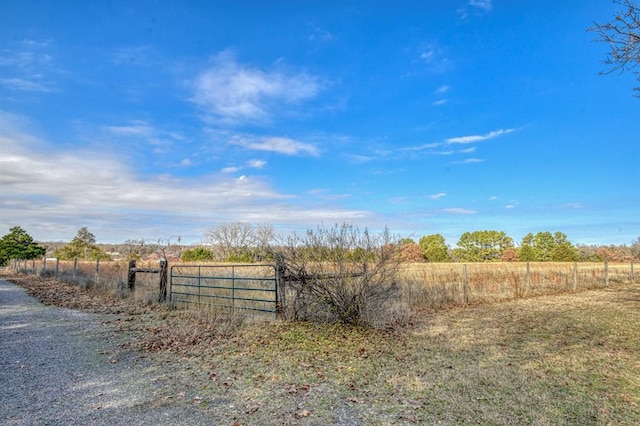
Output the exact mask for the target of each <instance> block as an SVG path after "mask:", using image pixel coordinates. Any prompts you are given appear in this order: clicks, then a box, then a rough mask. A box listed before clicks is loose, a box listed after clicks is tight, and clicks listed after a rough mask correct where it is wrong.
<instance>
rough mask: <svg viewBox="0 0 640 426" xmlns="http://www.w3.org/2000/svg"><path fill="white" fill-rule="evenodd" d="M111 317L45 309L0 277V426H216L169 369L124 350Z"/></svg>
mask: <svg viewBox="0 0 640 426" xmlns="http://www.w3.org/2000/svg"><path fill="white" fill-rule="evenodd" d="M110 319H113V315H106V314H94V313H87V312H82V311H76V310H70V309H65V308H58V307H53V306H45V305H43V304H41V303H40V302H38V301H37V300H35V299H34V298H32V297H31V296H29V295H27V294H26V292H25V290H24V289H23V288H21V287H18V286H16V285H14V284H12V283H9V282H7V281H5V280H2V279H0V389H1V392H0V423H1V424H5V425H103V424H108V425H169V424H181V425H201V424H202V425H205V424H206V425H211V424H216V422H215V421H214V419H213V418H210V417H209V416H208V415H207V413H206V411H204V410H202V409H200V407H199V406H197V405H195V404H194V403H193V399H190V396H189V392H190V389H192V386H191V384H190V383H188V381H187V380H184V379H176V377H173V376H172V374H171V371H172V370H173V371H175V370H176V366H175V365H174V364H172V368H171V369H169V368H167V365H166V364H165V365H163V362H162V360H161V359H160V358H157V357H156V358H153V359H151V358H148V357H146V355H144V354H143V353H141V352H138V351H137V350H135V349H126V348H127V345H122V343H123V339H125V337H124V336H121V335H119V334H117V333H116V330H115V329H114V328H113V327H109V326H108V325H104V323H109V322H110ZM173 362H175V360H172V363H173ZM178 368H180V367H178ZM187 368H188V367H187Z"/></svg>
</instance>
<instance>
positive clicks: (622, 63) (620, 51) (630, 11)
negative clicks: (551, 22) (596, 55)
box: [588, 0, 640, 97]
mask: <svg viewBox="0 0 640 426" xmlns="http://www.w3.org/2000/svg"><path fill="white" fill-rule="evenodd" d="M614 2H615V3H617V4H619V5H621V6H622V7H623V9H624V10H622V11H620V12H618V13H617V14H616V16H615V17H614V18H613V20H611V21H610V22H607V23H606V24H598V23H595V25H594V26H593V27H591V28H589V29H588V30H589V31H592V32H595V33H596V34H597V35H598V37H597V38H596V39H595V41H598V42H602V43H606V44H607V45H609V48H610V51H609V54H608V55H607V57H606V59H605V60H604V63H605V64H606V65H607V66H608V67H609V69H608V70H606V71H604V72H603V74H610V73H612V72H614V71H620V72H624V71H631V72H632V73H633V74H636V75H637V78H638V80H639V81H640V71H637V70H636V67H637V66H638V64H640V6H639V5H638V4H636V3H635V2H634V1H632V0H614ZM634 92H635V96H639V97H640V86H638V87H636V88H635V89H634Z"/></svg>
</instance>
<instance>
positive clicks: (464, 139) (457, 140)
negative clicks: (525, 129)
mask: <svg viewBox="0 0 640 426" xmlns="http://www.w3.org/2000/svg"><path fill="white" fill-rule="evenodd" d="M512 132H515V129H499V130H494V131H492V132H489V133H487V134H484V135H471V136H460V137H454V138H449V139H446V140H445V142H446V143H447V144H467V143H473V142H481V141H486V140H489V139H494V138H497V137H499V136H502V135H506V134H509V133H512Z"/></svg>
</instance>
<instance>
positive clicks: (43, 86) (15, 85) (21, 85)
mask: <svg viewBox="0 0 640 426" xmlns="http://www.w3.org/2000/svg"><path fill="white" fill-rule="evenodd" d="M32 77H33V76H32ZM0 86H4V87H6V88H8V89H11V90H16V91H23V92H41V93H49V92H57V91H58V90H57V89H56V87H55V85H54V84H53V83H51V82H48V81H43V80H41V79H40V78H38V77H35V78H33V79H31V80H29V79H25V78H20V77H13V78H0Z"/></svg>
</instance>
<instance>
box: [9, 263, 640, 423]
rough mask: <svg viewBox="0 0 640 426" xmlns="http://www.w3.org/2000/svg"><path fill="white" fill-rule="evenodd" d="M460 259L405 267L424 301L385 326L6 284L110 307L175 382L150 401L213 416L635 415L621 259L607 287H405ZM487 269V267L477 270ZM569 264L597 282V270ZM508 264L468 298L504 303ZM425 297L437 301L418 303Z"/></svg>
mask: <svg viewBox="0 0 640 426" xmlns="http://www.w3.org/2000/svg"><path fill="white" fill-rule="evenodd" d="M461 266H462V265H458V264H449V265H441V268H442V271H441V272H436V271H435V270H434V269H433V268H431V269H429V268H426V267H422V269H417V268H415V267H412V268H411V269H410V270H408V271H405V273H406V274H409V276H410V277H413V280H414V282H413V286H414V288H412V290H411V291H413V294H414V298H416V299H415V300H414V302H413V303H417V302H416V300H417V299H418V298H422V299H420V300H423V302H425V303H424V304H416V307H418V306H421V307H422V308H424V309H416V310H415V313H414V315H413V322H412V323H411V324H410V325H408V326H406V327H403V328H400V329H387V330H371V329H369V330H367V329H361V328H355V327H344V326H340V325H328V324H312V323H305V322H298V323H294V322H284V321H273V320H272V321H268V322H264V320H253V321H251V320H248V319H243V318H238V317H229V316H222V315H219V312H218V311H216V310H210V311H208V312H202V311H198V312H193V311H191V312H184V311H178V310H171V309H167V308H166V307H161V306H157V305H148V304H146V305H145V307H144V308H140V303H138V302H136V303H132V301H131V299H130V298H122V297H119V296H118V294H117V293H113V294H111V296H109V297H107V298H104V295H105V293H104V292H102V291H96V287H87V288H82V287H80V286H76V285H66V284H62V283H59V282H56V281H52V280H44V279H35V278H34V277H29V278H19V279H18V281H20V284H21V285H23V286H27V287H28V288H29V289H30V292H31V293H33V294H35V295H36V296H37V297H39V298H41V299H43V300H45V301H46V302H48V303H53V304H57V305H63V306H68V307H83V306H86V307H88V308H90V309H93V310H97V311H102V312H116V313H118V314H117V315H114V316H111V317H110V318H111V319H110V320H109V321H108V324H106V326H111V327H115V328H117V329H118V330H119V331H120V332H121V335H123V336H129V337H128V339H129V343H128V345H130V346H132V347H137V348H139V350H142V351H147V352H148V353H149V355H148V356H150V357H151V358H152V359H161V360H162V361H163V362H166V363H167V364H164V365H166V368H167V370H168V371H171V372H172V374H174V375H176V377H177V379H176V389H174V390H168V391H166V392H164V393H161V394H159V398H160V400H159V404H174V403H190V404H193V405H194V409H200V410H204V411H206V412H207V413H209V414H210V415H211V416H212V419H214V420H217V421H219V422H220V424H247V425H250V424H251V425H258V424H374V425H375V424H380V425H382V424H462V423H465V424H466V423H478V424H539V425H552V424H580V425H583V424H629V425H632V424H638V423H640V335H639V334H638V330H639V329H640V315H638V312H639V311H640V285H639V284H629V283H627V282H626V281H625V282H624V283H622V281H623V278H624V277H625V276H626V277H628V272H629V271H628V265H627V269H626V270H622V269H620V270H621V271H622V272H620V275H619V279H618V278H615V277H616V276H617V275H616V273H614V272H613V271H614V270H617V268H614V267H611V268H610V270H609V274H610V284H611V285H610V286H608V287H606V288H599V289H595V290H592V291H581V292H576V293H573V294H564V295H549V296H541V297H534V298H524V299H517V300H510V301H505V302H503V303H492V304H475V305H473V306H467V307H463V306H452V304H456V303H460V300H459V297H460V296H459V294H460V291H459V290H455V289H454V287H455V286H454V285H453V284H451V285H450V287H449V290H447V291H449V293H443V292H442V291H440V290H437V291H436V290H433V291H432V292H431V293H429V292H427V296H424V295H423V293H424V292H425V290H426V289H428V288H430V287H433V285H430V286H429V285H425V284H424V281H423V283H422V284H423V286H425V287H424V288H422V289H421V290H422V293H420V292H419V291H418V290H419V289H418V284H417V280H418V278H419V277H420V278H421V279H427V277H428V276H429V275H428V274H432V275H431V276H433V278H432V280H433V281H432V282H434V283H437V282H441V283H455V282H456V280H457V279H458V278H461V272H459V271H458V269H459V268H461ZM496 266H498V267H499V268H498V269H497V270H501V271H502V272H500V275H493V276H491V277H489V276H488V275H483V274H488V273H489V272H488V271H489V269H488V268H491V267H496ZM580 266H581V268H580V270H579V271H578V272H579V273H580V274H584V275H586V276H593V275H596V278H597V280H596V281H598V282H600V279H601V277H602V276H601V275H598V274H600V273H601V272H602V268H601V265H600V267H599V269H598V268H596V267H595V266H594V267H593V268H592V267H591V266H587V265H580ZM592 266H593V265H592ZM476 267H477V269H474V268H476ZM521 267H522V265H518V267H517V268H516V267H512V266H511V265H509V268H515V269H509V270H507V269H501V268H502V265H470V266H469V267H468V270H467V274H468V281H469V283H470V284H469V287H470V289H471V294H475V293H474V292H476V293H479V290H478V289H479V288H482V292H483V294H491V295H495V298H493V299H485V301H489V300H493V301H497V300H500V299H512V298H513V297H514V293H513V292H511V293H509V291H508V289H509V288H511V289H513V288H514V285H515V284H514V282H513V281H514V278H510V277H514V276H516V277H517V278H516V279H515V281H516V283H517V285H518V286H519V285H520V283H521V280H520V277H521V275H522V274H523V272H522V271H521V270H520V269H519V268H521ZM568 267H569V270H568V272H567V271H564V270H561V269H559V268H558V265H556V266H555V267H551V266H550V267H549V269H548V271H546V272H541V271H539V270H538V269H536V271H539V274H540V276H547V277H553V278H554V280H552V281H551V283H550V284H548V285H547V286H548V287H549V289H550V290H549V291H552V292H557V291H564V290H566V288H565V285H566V282H567V278H566V274H567V273H569V274H570V275H569V283H571V282H572V280H573V271H572V269H571V267H572V265H568ZM554 268H555V269H554ZM472 269H473V271H472ZM531 270H532V271H533V268H532V269H531ZM494 271H495V270H494ZM472 272H473V273H472ZM524 273H525V274H526V271H525V272H524ZM419 274H423V275H419ZM518 274H519V275H518ZM447 276H448V278H449V279H446V280H445V279H444V278H442V277H447ZM436 277H438V278H436ZM479 277H484V278H483V279H480V278H479ZM485 280H486V281H485ZM483 281H484V282H483ZM531 281H532V288H535V283H536V281H535V280H534V278H533V274H532V276H531ZM627 281H628V278H627ZM553 283H555V284H553ZM552 284H553V285H552ZM593 285H598V286H601V284H597V283H594V284H593ZM480 286H482V287H480ZM589 286H590V285H589ZM436 288H437V286H436ZM441 288H442V289H444V290H446V289H447V287H446V286H445V285H444V284H443V285H442V287H441ZM443 294H444V296H443ZM436 300H441V301H442V304H443V305H449V306H448V307H446V308H443V309H438V310H434V309H426V307H431V308H433V307H434V306H435V304H434V301H436ZM426 302H429V304H427V303H426ZM104 305H110V306H111V305H112V306H113V308H110V309H105V308H104ZM101 306H102V307H101ZM185 363H187V364H186V365H187V366H188V367H189V368H183V367H184V365H185ZM177 365H181V366H183V367H181V368H180V369H179V370H176V366H177ZM180 383H182V385H180ZM185 383H186V385H185Z"/></svg>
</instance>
